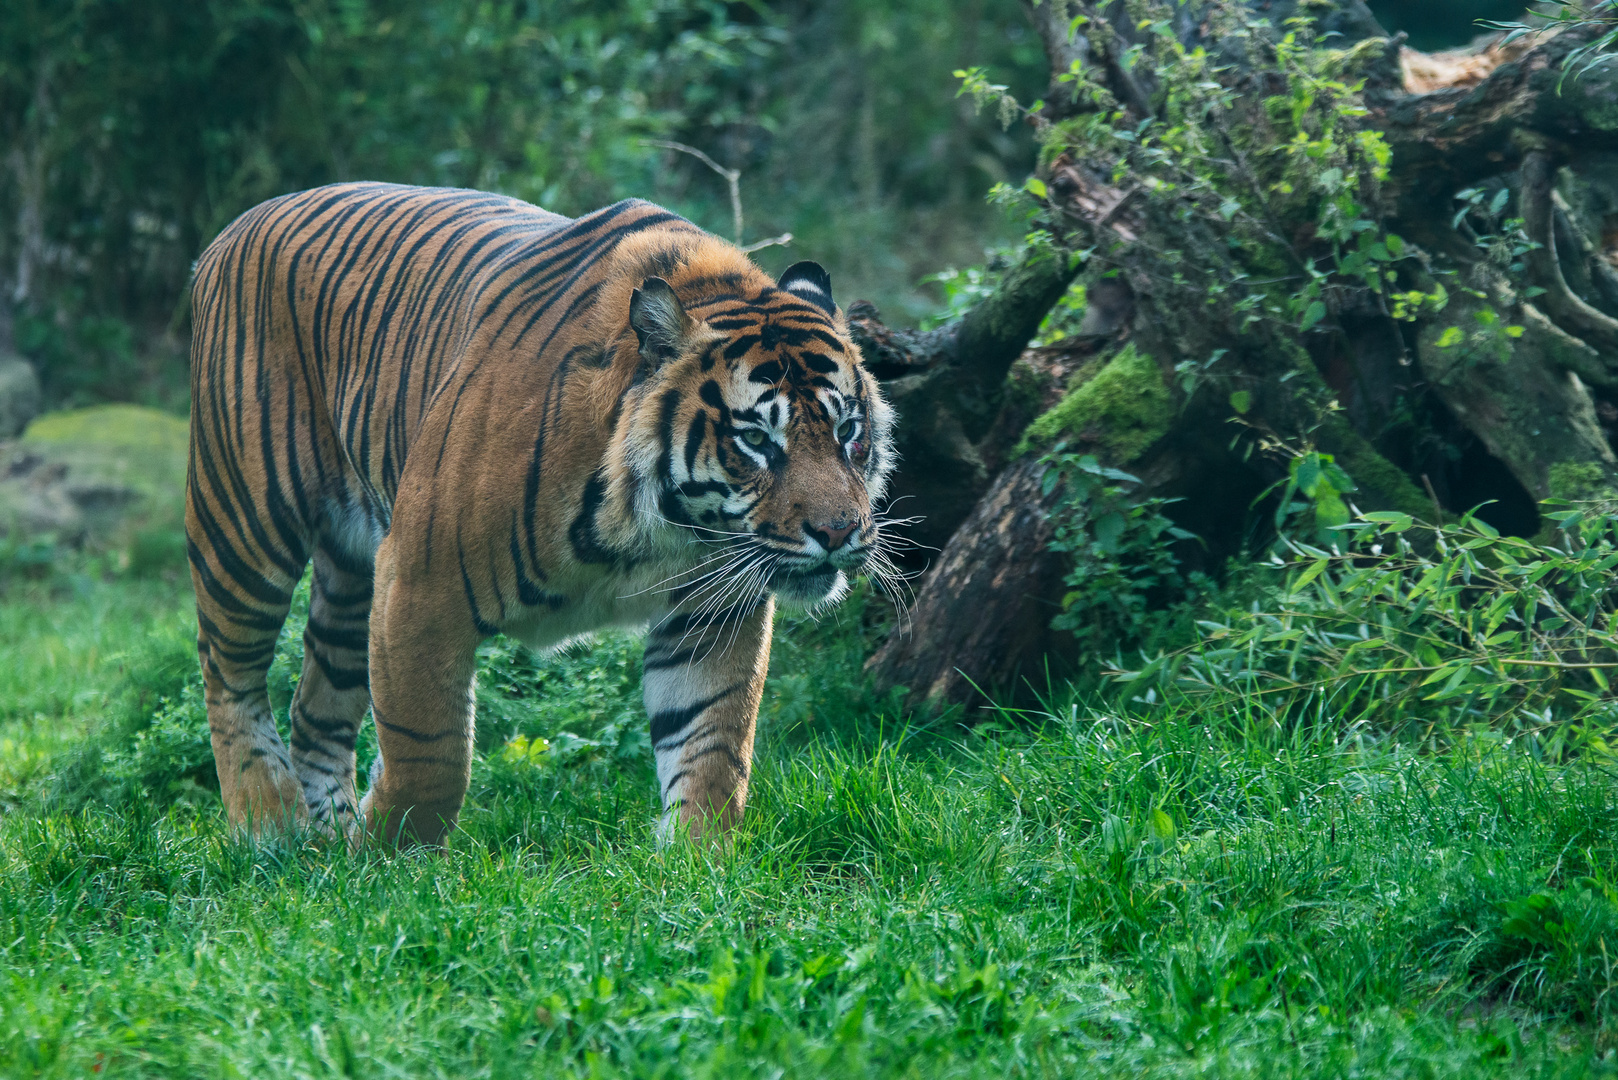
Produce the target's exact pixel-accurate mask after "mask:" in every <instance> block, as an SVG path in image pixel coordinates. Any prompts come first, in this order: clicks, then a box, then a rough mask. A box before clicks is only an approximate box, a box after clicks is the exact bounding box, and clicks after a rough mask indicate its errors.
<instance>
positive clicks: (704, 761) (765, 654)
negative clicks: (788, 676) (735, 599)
mask: <svg viewBox="0 0 1618 1080" xmlns="http://www.w3.org/2000/svg"><path fill="white" fill-rule="evenodd" d="M774 613H775V601H774V598H773V597H764V598H762V599H759V600H750V601H747V602H745V603H743V604H739V605H736V606H733V607H728V608H725V609H723V610H721V611H718V612H713V613H709V614H686V613H680V612H678V611H676V613H674V614H672V615H670V616H669V617H667V618H665V619H663V620H662V621H661V622H659V623H657V624H655V625H654V626H653V627H652V629H651V631H650V632H649V633H648V634H647V636H646V675H645V680H644V690H645V695H646V713H647V715H648V716H649V717H650V718H651V722H652V749H653V751H654V752H655V754H656V755H657V782H658V786H659V787H660V788H661V791H662V797H663V817H662V820H661V821H660V822H659V823H658V829H657V838H658V842H659V843H660V844H661V843H667V842H668V841H669V840H670V839H672V838H674V837H676V836H681V835H691V836H709V835H722V834H723V833H725V832H728V831H729V830H730V829H731V828H732V827H733V826H734V825H735V824H736V823H737V822H738V821H740V820H741V816H742V810H743V809H745V807H746V805H747V779H748V774H749V772H750V771H751V768H752V762H753V730H754V726H755V724H756V723H757V720H758V704H759V698H760V697H761V696H762V694H763V692H764V676H765V673H766V671H767V670H768V668H769V663H770V627H771V621H772V617H773V615H774Z"/></svg>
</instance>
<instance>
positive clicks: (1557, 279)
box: [1522, 150, 1618, 360]
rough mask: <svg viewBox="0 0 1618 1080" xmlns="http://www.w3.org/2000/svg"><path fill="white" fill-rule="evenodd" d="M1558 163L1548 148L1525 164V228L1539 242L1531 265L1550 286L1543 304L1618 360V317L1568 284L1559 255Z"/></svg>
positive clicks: (1537, 280)
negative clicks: (1555, 216)
mask: <svg viewBox="0 0 1618 1080" xmlns="http://www.w3.org/2000/svg"><path fill="white" fill-rule="evenodd" d="M1555 188H1556V164H1555V163H1554V162H1553V161H1552V159H1551V155H1550V154H1549V153H1547V152H1545V151H1544V150H1534V151H1531V152H1530V153H1529V154H1528V156H1527V158H1526V159H1524V161H1523V167H1522V215H1523V229H1524V231H1525V232H1527V234H1528V239H1529V240H1531V241H1533V242H1534V243H1535V244H1537V245H1538V246H1537V247H1536V248H1535V249H1534V250H1533V251H1530V252H1529V253H1528V270H1529V273H1530V274H1531V275H1532V276H1533V279H1534V283H1535V284H1536V285H1538V286H1539V287H1540V288H1542V289H1544V290H1545V295H1544V297H1543V299H1542V300H1541V306H1542V307H1543V308H1544V309H1545V314H1547V315H1549V316H1550V318H1551V321H1552V322H1554V323H1556V325H1557V326H1559V327H1561V328H1562V329H1563V330H1565V331H1567V332H1568V333H1569V334H1572V335H1573V336H1574V337H1576V338H1579V339H1581V340H1582V341H1584V342H1585V343H1586V344H1588V345H1591V346H1592V347H1594V348H1596V349H1598V350H1600V351H1601V352H1602V353H1603V354H1604V358H1605V357H1611V358H1613V359H1614V360H1618V319H1614V318H1612V317H1611V316H1610V315H1606V314H1603V313H1602V312H1601V311H1598V310H1597V309H1596V308H1594V307H1592V306H1590V305H1589V304H1587V303H1585V302H1584V301H1583V300H1582V299H1580V298H1579V297H1578V295H1577V294H1575V293H1574V292H1573V290H1572V289H1570V288H1568V284H1567V279H1566V278H1565V277H1563V276H1562V265H1561V260H1559V259H1558V258H1557V257H1556V229H1555V228H1554V223H1553V217H1554V213H1555V203H1554V195H1555Z"/></svg>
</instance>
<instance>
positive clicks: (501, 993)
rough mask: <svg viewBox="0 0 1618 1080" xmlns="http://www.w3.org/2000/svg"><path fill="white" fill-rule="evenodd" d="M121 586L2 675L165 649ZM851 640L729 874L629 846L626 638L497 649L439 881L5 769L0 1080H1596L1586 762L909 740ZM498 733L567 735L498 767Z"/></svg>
mask: <svg viewBox="0 0 1618 1080" xmlns="http://www.w3.org/2000/svg"><path fill="white" fill-rule="evenodd" d="M124 588H125V587H124V586H114V587H108V589H107V594H108V595H107V596H106V597H105V599H104V600H103V601H101V602H102V603H103V604H104V607H103V609H102V610H103V611H104V612H105V614H104V616H103V618H104V620H105V621H106V622H107V625H106V626H104V627H103V628H102V629H101V630H97V631H94V632H92V631H91V630H89V629H75V630H71V631H68V630H64V629H61V628H60V627H59V626H58V622H59V620H70V619H78V620H83V619H85V618H86V615H85V612H84V610H83V604H84V603H85V601H84V600H83V599H82V598H79V599H74V598H71V597H67V598H61V597H59V598H56V599H54V600H49V601H46V600H42V599H41V600H34V601H32V602H33V603H34V604H35V607H36V610H35V611H33V612H31V613H30V612H20V611H16V610H12V609H11V608H7V609H5V610H4V614H3V615H0V626H4V627H5V628H6V630H5V633H6V634H7V635H8V636H7V637H6V638H5V644H4V647H5V648H7V649H10V650H16V651H15V653H13V654H8V655H17V656H22V657H26V658H29V659H28V660H27V662H28V663H29V664H34V665H36V671H37V672H38V673H40V674H41V677H44V673H45V672H46V671H47V670H48V669H47V668H46V667H45V666H44V665H46V663H47V661H46V660H45V659H43V657H45V655H46V651H45V647H44V645H43V644H34V643H28V642H21V641H18V640H17V639H15V638H13V637H11V636H10V635H11V634H13V633H14V632H15V633H27V634H31V635H35V636H38V637H40V639H41V641H43V638H44V635H45V634H46V633H47V631H49V630H51V628H53V627H57V628H58V629H57V632H59V633H62V634H63V640H64V641H72V642H79V643H81V644H82V645H84V646H85V647H88V646H89V645H91V644H101V643H105V642H107V641H110V640H113V639H115V638H117V636H118V632H117V630H116V628H115V627H114V626H113V624H116V623H118V622H119V621H120V620H122V625H123V628H124V634H125V636H128V635H132V634H141V633H144V634H148V635H150V634H151V633H152V629H153V627H154V626H155V627H157V628H158V630H159V632H160V633H161V632H162V626H163V624H164V620H165V619H166V618H168V615H167V614H165V613H164V611H161V610H159V605H157V604H156V603H155V601H154V600H153V599H152V598H151V597H150V596H146V595H145V594H140V593H138V592H136V591H130V592H126V593H122V594H121V595H117V596H115V595H112V594H115V593H119V591H120V590H122V589H124ZM143 597H144V598H143ZM168 610H172V608H170V609H168ZM120 613H121V614H120ZM860 621H861V616H860V612H859V609H857V608H856V609H854V610H853V612H852V613H851V614H850V616H849V618H848V619H847V620H846V621H845V623H844V624H843V626H842V627H841V628H840V629H839V628H838V627H836V626H828V627H822V628H815V627H789V628H786V629H785V630H784V632H783V639H784V640H785V641H788V642H795V644H787V645H785V646H784V647H783V649H782V650H781V651H780V653H779V654H778V655H779V658H780V660H779V664H778V670H777V672H776V675H775V677H774V680H773V681H772V688H771V690H770V691H769V693H768V694H767V697H766V706H765V711H766V724H765V726H764V732H765V737H764V739H763V741H762V744H761V747H760V756H759V760H758V762H757V766H756V770H755V774H754V786H753V791H754V796H753V804H752V807H751V809H750V810H749V817H748V819H747V821H746V823H745V825H744V827H743V828H742V830H741V831H740V833H739V834H738V835H737V836H736V837H735V839H734V841H733V842H732V843H731V844H730V845H728V846H727V847H724V848H718V849H695V848H677V849H673V850H670V851H666V852H662V853H659V852H657V851H656V850H655V849H654V848H653V846H652V843H651V823H652V820H653V816H654V812H655V807H654V786H653V784H652V783H651V779H650V768H649V762H648V759H647V756H646V753H645V749H644V745H643V744H642V743H640V742H637V741H636V738H635V736H634V733H633V730H631V729H632V728H633V727H634V726H633V725H624V724H622V723H621V715H622V711H621V710H622V709H623V708H629V709H632V708H633V704H634V700H635V698H636V697H637V696H638V686H637V685H636V679H635V676H634V672H633V668H632V667H631V668H630V669H629V670H628V672H627V673H626V671H625V668H624V666H623V665H624V663H625V660H624V657H626V656H632V655H633V650H634V648H635V643H634V642H633V641H632V640H627V639H619V638H609V639H606V640H604V641H603V643H602V644H601V645H599V646H598V647H597V648H596V649H594V650H593V651H591V650H575V651H573V652H570V653H568V654H565V655H564V656H562V657H560V658H557V659H555V660H552V661H535V660H533V659H532V658H529V657H526V656H523V655H521V654H517V653H512V652H511V651H510V650H504V649H503V647H496V648H495V649H494V650H492V651H491V652H490V654H489V655H488V656H486V658H485V665H484V679H483V682H484V684H485V687H484V691H483V694H484V698H483V700H481V701H480V708H481V711H482V713H483V714H484V715H485V716H487V717H489V718H490V720H489V723H490V725H491V727H490V731H491V734H490V735H489V737H488V738H487V739H484V740H480V741H481V742H483V744H484V745H485V747H486V752H485V753H484V755H483V756H482V758H481V759H480V760H479V762H478V764H477V766H476V769H475V773H474V786H473V791H472V794H471V797H470V800H469V803H468V809H467V813H466V814H465V816H464V818H463V825H464V828H463V830H462V831H461V832H460V833H459V834H458V835H457V836H456V838H455V840H454V843H453V846H452V849H451V850H450V852H449V853H448V854H446V855H443V856H431V855H421V854H415V855H406V856H401V857H396V858H382V857H378V856H372V855H364V854H362V855H358V856H356V855H351V854H348V853H346V852H344V851H341V850H336V849H333V848H330V847H322V846H318V845H315V844H308V845H300V844H290V843H286V842H276V843H259V844H253V843H247V842H243V841H239V840H234V839H232V838H231V837H229V836H228V835H227V833H226V831H225V829H224V827H223V823H222V820H221V816H220V813H219V811H218V808H217V804H216V803H213V802H209V801H206V800H200V799H191V800H181V801H178V802H172V803H171V802H168V801H167V800H168V798H169V797H170V796H168V795H163V794H162V793H161V792H158V793H154V795H153V797H147V798H127V797H124V798H119V799H117V800H114V801H111V802H110V803H109V802H105V801H103V802H100V803H98V802H96V801H95V800H93V799H92V800H90V801H89V802H88V803H82V804H79V805H81V807H82V808H81V809H78V810H75V811H72V812H67V811H65V810H62V809H59V808H58V809H52V804H51V803H50V802H49V797H48V793H49V792H50V791H51V790H55V789H52V788H50V787H49V785H48V784H44V783H43V782H42V781H41V782H40V783H39V784H37V785H36V786H34V787H27V785H25V789H26V790H23V791H22V793H21V794H20V795H19V796H18V798H19V799H20V800H21V802H20V803H19V805H18V808H17V809H15V810H12V811H11V812H9V813H7V814H6V815H5V816H4V818H3V819H0V969H3V971H4V976H3V978H4V982H3V983H0V1074H3V1075H6V1076H13V1075H16V1076H53V1077H54V1076H83V1075H87V1074H89V1073H91V1071H92V1070H94V1069H96V1068H97V1067H99V1069H100V1072H99V1075H103V1076H153V1077H175V1076H248V1077H270V1076H327V1075H353V1076H400V1075H402V1076H451V1077H472V1076H491V1077H499V1076H564V1075H579V1076H648V1077H650V1076H665V1077H686V1076H727V1077H728V1076H754V1075H759V1076H782V1075H785V1076H803V1077H820V1076H828V1075H834V1076H838V1077H848V1078H856V1077H866V1076H871V1077H877V1076H880V1077H895V1076H906V1077H909V1076H913V1077H928V1078H931V1077H938V1076H993V1077H997V1078H998V1077H1007V1076H1053V1077H1054V1076H1084V1075H1115V1076H1137V1075H1149V1076H1254V1077H1259V1076H1263V1077H1271V1076H1282V1077H1285V1076H1297V1077H1319V1076H1378V1077H1381V1076H1422V1077H1439V1076H1454V1077H1473V1076H1502V1077H1504V1076H1524V1075H1537V1076H1564V1075H1566V1076H1579V1075H1595V1074H1605V1073H1606V1072H1608V1071H1610V1068H1609V1063H1608V1062H1607V1060H1606V1054H1607V1049H1608V1046H1609V1043H1612V1042H1613V1041H1615V1038H1614V1035H1615V1032H1618V1002H1615V1001H1614V1000H1613V994H1612V990H1613V987H1614V986H1615V985H1618V983H1615V975H1614V972H1613V970H1612V967H1611V965H1610V964H1608V963H1607V959H1606V958H1607V956H1608V954H1609V952H1610V951H1611V950H1612V949H1613V947H1614V946H1618V915H1615V911H1618V906H1615V904H1614V897H1613V892H1612V885H1613V883H1614V882H1615V881H1618V870H1615V858H1614V836H1615V834H1618V786H1615V784H1614V782H1613V779H1612V778H1611V777H1610V776H1608V775H1607V774H1606V773H1605V772H1603V771H1602V770H1601V769H1600V768H1599V767H1598V766H1597V765H1595V764H1592V763H1588V762H1583V761H1573V762H1571V763H1561V764H1558V763H1548V762H1544V761H1537V760H1535V759H1534V758H1533V757H1532V756H1531V755H1529V754H1525V753H1521V752H1519V751H1518V750H1517V749H1515V748H1514V747H1511V746H1508V745H1504V744H1503V743H1502V742H1501V741H1500V740H1498V739H1496V738H1494V737H1492V736H1491V735H1490V734H1489V733H1488V732H1486V731H1482V732H1478V733H1475V734H1472V735H1467V734H1464V733H1461V734H1459V735H1458V736H1457V738H1456V739H1454V740H1453V742H1452V743H1451V747H1452V748H1451V749H1450V750H1448V751H1446V752H1444V753H1432V752H1429V753H1416V752H1414V751H1413V750H1411V749H1410V748H1409V747H1408V746H1406V745H1403V744H1401V743H1399V742H1397V741H1394V740H1387V739H1379V738H1376V737H1373V736H1371V735H1370V734H1368V733H1366V732H1364V731H1362V732H1359V733H1356V734H1353V735H1347V736H1345V734H1344V733H1343V732H1341V731H1340V730H1338V729H1337V728H1335V727H1334V726H1333V725H1332V723H1331V718H1330V717H1329V716H1319V717H1316V718H1315V719H1314V720H1312V721H1310V722H1293V723H1290V724H1287V725H1278V724H1276V723H1274V722H1273V720H1272V718H1270V717H1268V716H1266V715H1265V714H1264V713H1263V712H1262V711H1260V710H1257V709H1255V710H1252V711H1251V712H1249V713H1248V714H1246V715H1226V716H1217V717H1211V716H1197V715H1193V714H1191V713H1169V714H1166V715H1165V714H1162V713H1159V714H1157V715H1154V716H1153V717H1152V718H1151V719H1150V720H1149V721H1148V720H1147V719H1145V718H1144V717H1142V716H1133V715H1127V714H1126V715H1112V714H1109V713H1107V712H1106V711H1104V710H1097V709H1092V708H1089V707H1087V706H1086V705H1084V704H1083V703H1072V702H1066V701H1053V702H1051V703H1050V704H1049V708H1048V710H1047V711H1046V712H1045V713H1043V714H1041V715H1039V716H1036V717H1031V718H1027V722H1026V723H1024V722H1019V723H1016V724H1013V723H1010V722H1008V721H1007V720H1003V721H1002V722H1001V723H999V724H998V725H995V726H993V727H992V728H986V729H980V730H979V731H978V732H977V733H975V734H972V735H960V734H949V735H946V734H944V733H941V732H938V731H934V732H932V733H921V734H917V733H908V734H907V732H906V729H904V728H903V726H902V725H899V724H898V723H896V722H895V720H894V719H893V717H892V716H890V715H887V712H886V710H887V708H888V707H887V706H886V705H884V704H883V703H880V702H873V701H870V700H868V699H865V698H863V697H861V691H860V687H859V678H858V666H857V656H858V649H857V645H849V646H847V647H846V648H844V647H843V646H841V645H839V644H838V643H839V642H845V643H846V642H848V641H852V640H856V639H857V637H858V633H857V631H858V626H859V624H860ZM13 628H16V630H13ZM161 640H162V639H161V637H159V641H160V642H161ZM290 640H292V641H295V640H296V637H295V635H294V636H292V638H291V639H290ZM184 644H185V643H184V639H183V638H176V641H175V642H173V643H170V644H168V645H166V646H164V647H165V648H169V649H170V650H171V651H172V650H174V649H180V648H183V647H184ZM53 662H55V663H57V664H59V665H61V666H60V667H59V669H58V670H60V671H62V672H64V673H65V674H64V676H63V677H64V680H65V681H66V682H67V683H68V684H69V685H71V686H72V687H74V689H73V691H72V693H69V694H66V695H64V696H62V697H59V698H52V699H49V700H51V701H56V702H58V704H57V705H54V706H51V707H52V708H55V709H56V710H57V711H56V712H54V713H50V714H48V715H52V716H56V717H58V718H60V720H59V726H60V727H61V728H62V729H63V730H68V729H73V728H74V726H75V725H82V724H85V723H89V722H90V721H91V720H93V716H92V715H91V714H92V713H93V712H94V710H93V708H90V707H88V706H86V705H83V704H82V703H81V704H80V705H74V704H73V701H74V700H75V697H74V695H82V694H85V693H96V694H104V695H107V696H108V697H111V698H117V697H118V695H119V694H121V693H123V691H122V690H120V689H119V687H118V679H119V677H120V676H119V674H118V671H117V668H116V666H112V665H107V664H105V663H101V662H99V661H98V662H97V663H96V664H92V663H91V661H89V660H88V659H87V658H84V657H78V658H65V657H64V658H62V659H59V660H56V661H53ZM97 665H99V666H97ZM502 679H503V680H504V681H503V682H502ZM525 686H526V687H534V686H538V687H539V691H538V692H535V693H528V692H525V691H524V687H525ZM8 687H9V688H8V690H7V693H12V694H21V693H22V692H24V690H25V689H26V687H23V686H22V684H21V683H17V682H14V683H10V684H8ZM30 700H35V701H45V700H47V699H45V698H34V699H30ZM82 700H83V701H88V700H90V699H89V698H83V699H82ZM63 703H65V704H63ZM568 703H572V705H571V706H569V705H568ZM5 707H6V708H7V710H8V711H7V712H6V713H4V715H5V716H7V717H8V718H9V719H8V720H7V721H6V726H5V728H4V729H0V737H12V738H13V739H19V738H20V739H21V741H22V742H24V743H28V744H29V745H32V746H35V747H36V748H38V753H39V755H40V757H41V759H42V760H43V761H45V762H46V765H45V766H42V768H45V769H47V771H48V769H49V768H51V767H54V766H52V765H50V763H51V762H54V761H56V760H57V757H55V756H53V755H55V754H56V753H57V750H58V749H59V747H58V745H57V743H55V742H52V741H49V740H47V741H44V742H38V741H33V742H30V740H36V739H37V738H38V732H39V730H40V727H39V725H38V722H36V721H30V720H28V719H27V717H28V716H31V715H32V714H33V712H40V711H42V707H41V706H37V705H29V706H26V709H27V710H28V711H25V709H24V707H14V706H13V702H12V700H11V699H7V702H6V706H5ZM951 730H956V729H951ZM563 731H569V733H570V734H571V735H572V736H574V737H575V739H576V741H574V742H569V741H568V740H567V739H563V738H560V734H561V732H563ZM16 733H20V734H16ZM512 734H525V735H527V736H531V737H538V736H542V737H545V738H547V739H550V740H551V745H552V746H553V747H562V746H568V747H571V748H572V749H571V750H569V751H568V752H567V753H565V754H563V753H556V754H551V753H545V754H538V755H532V756H530V755H527V754H523V755H518V754H506V753H502V752H501V749H500V748H501V745H502V744H503V742H504V740H505V739H506V738H508V737H509V736H510V735H512ZM52 738H53V739H54V738H56V736H52ZM87 775H90V774H87ZM35 779H36V780H37V779H38V777H35ZM42 793H43V794H42ZM1535 897H1538V898H1539V899H1537V900H1536V899H1533V898H1535Z"/></svg>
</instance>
